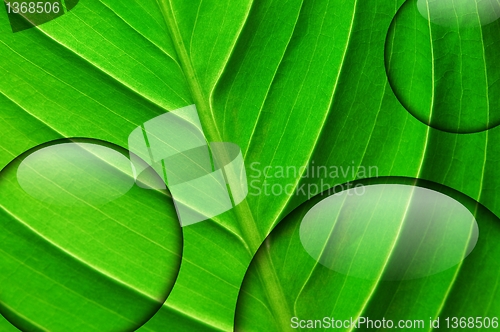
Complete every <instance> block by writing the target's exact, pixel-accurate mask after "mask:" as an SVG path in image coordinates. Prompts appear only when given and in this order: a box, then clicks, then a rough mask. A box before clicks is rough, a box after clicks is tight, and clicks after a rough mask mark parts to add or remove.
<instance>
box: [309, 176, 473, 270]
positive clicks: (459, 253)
mask: <svg viewBox="0 0 500 332" xmlns="http://www.w3.org/2000/svg"><path fill="white" fill-rule="evenodd" d="M478 234H479V231H478V225H477V222H476V220H475V218H474V216H473V215H472V214H471V212H470V211H469V210H468V209H467V208H466V207H465V206H464V205H462V204H461V203H460V202H458V201H457V200H455V199H453V198H451V197H449V196H447V195H444V194H442V193H440V192H437V191H434V190H431V189H427V188H423V187H418V186H411V185H401V184H374V185H368V186H365V187H364V191H363V192H362V193H360V190H359V188H358V190H357V191H356V190H354V189H348V190H344V191H342V192H340V193H337V194H335V195H332V196H330V197H328V198H326V199H324V200H322V201H320V202H319V203H318V204H316V205H315V206H314V207H313V208H312V209H310V210H309V211H308V212H307V214H306V215H305V216H304V218H303V220H302V222H301V225H300V240H301V243H302V245H303V247H304V249H305V250H306V251H307V253H308V254H309V255H310V256H311V257H313V258H314V259H316V260H317V261H318V262H319V263H320V264H322V265H323V266H325V267H327V268H329V269H331V270H334V271H336V272H339V273H342V274H344V275H349V276H354V277H358V278H362V279H369V280H377V279H379V278H381V279H386V280H407V279H416V278H422V277H426V276H429V275H433V274H436V273H438V272H441V271H444V270H446V269H449V268H451V267H453V266H455V265H457V264H459V263H460V262H461V261H462V260H463V259H465V257H467V256H468V255H469V254H470V253H471V251H472V250H473V249H474V247H475V245H476V243H477V240H478Z"/></svg>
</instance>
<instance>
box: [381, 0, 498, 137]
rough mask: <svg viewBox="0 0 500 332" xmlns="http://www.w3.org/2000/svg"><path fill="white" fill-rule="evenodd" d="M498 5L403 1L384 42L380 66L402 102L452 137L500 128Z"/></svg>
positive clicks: (478, 0)
mask: <svg viewBox="0 0 500 332" xmlns="http://www.w3.org/2000/svg"><path fill="white" fill-rule="evenodd" d="M499 17H500V2H498V1H492V0H491V1H490V0H432V1H431V0H408V1H407V2H405V3H404V4H403V6H401V8H400V9H399V11H398V12H397V14H396V16H395V18H394V19H393V21H392V24H391V26H390V28H389V32H388V35H387V39H386V46H385V65H386V71H387V76H388V79H389V82H390V85H391V87H392V89H393V91H394V93H395V95H396V96H397V98H398V99H399V101H400V102H401V104H402V105H403V106H404V107H405V108H406V109H407V110H408V112H410V113H411V114H412V115H413V116H414V117H416V118H417V119H418V120H420V121H421V122H422V123H424V124H426V125H429V126H431V127H433V128H436V129H439V130H442V131H447V132H452V133H474V132H480V131H484V130H488V129H491V128H493V127H495V126H497V125H498V124H500V64H499V62H498V61H499V60H498V54H500V20H499V19H498V18H499Z"/></svg>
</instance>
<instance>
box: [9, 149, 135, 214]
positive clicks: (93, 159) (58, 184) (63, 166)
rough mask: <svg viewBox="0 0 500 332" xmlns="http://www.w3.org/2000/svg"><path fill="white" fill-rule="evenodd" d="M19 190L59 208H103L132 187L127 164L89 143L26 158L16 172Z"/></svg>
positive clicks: (41, 151) (132, 183) (123, 158)
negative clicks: (88, 205)
mask: <svg viewBox="0 0 500 332" xmlns="http://www.w3.org/2000/svg"><path fill="white" fill-rule="evenodd" d="M17 179H18V181H19V184H20V185H21V187H22V188H23V189H24V190H25V191H26V192H27V193H28V194H30V195H31V196H32V197H34V198H36V199H38V200H40V201H42V202H45V203H48V204H61V205H86V204H104V203H107V202H109V201H112V200H114V199H116V198H118V197H120V196H122V195H124V194H125V193H127V192H128V191H129V190H130V188H132V186H133V185H134V176H133V173H132V167H131V164H130V161H129V160H128V158H127V157H125V156H124V155H123V154H121V153H119V152H117V151H116V150H113V149H110V148H108V147H105V146H102V145H98V144H93V143H81V142H80V143H79V142H75V143H62V144H56V145H51V146H47V147H44V148H42V149H40V150H37V151H35V152H33V153H32V154H30V155H29V156H28V157H26V159H24V160H23V162H22V163H21V165H19V168H18V170H17Z"/></svg>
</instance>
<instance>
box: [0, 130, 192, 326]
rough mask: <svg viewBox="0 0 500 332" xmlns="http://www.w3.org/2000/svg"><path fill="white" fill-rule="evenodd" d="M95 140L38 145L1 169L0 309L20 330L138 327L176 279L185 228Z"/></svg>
mask: <svg viewBox="0 0 500 332" xmlns="http://www.w3.org/2000/svg"><path fill="white" fill-rule="evenodd" d="M126 154H127V151H125V150H124V149H122V148H120V147H118V146H116V145H113V144H110V143H106V142H102V141H97V140H90V139H78V140H76V141H75V140H71V141H70V140H64V141H56V142H52V143H49V144H44V145H42V146H39V147H36V148H34V149H32V150H30V151H28V152H26V153H24V154H23V155H21V156H20V157H18V158H16V159H15V160H14V161H12V162H11V163H10V164H9V165H7V166H6V167H5V168H4V169H3V170H2V171H1V175H0V280H1V282H0V313H1V314H2V315H3V316H4V317H5V318H6V319H7V320H8V321H10V322H11V323H12V324H13V325H14V326H16V327H17V328H19V329H20V330H21V331H136V330H137V329H138V328H139V327H140V326H141V325H142V324H144V323H145V322H146V321H148V320H149V319H150V318H151V317H152V316H153V315H154V314H155V313H156V311H157V310H158V309H159V308H160V307H161V306H162V305H163V303H164V302H165V300H166V298H167V296H168V294H169V293H170V291H171V289H172V287H173V285H174V283H175V279H176V277H177V274H178V271H179V267H180V260H181V256H182V231H181V227H180V224H179V221H178V219H177V216H176V212H175V207H174V204H173V202H172V201H171V199H170V198H169V197H168V196H167V193H166V192H165V191H161V190H146V189H142V188H140V187H139V186H137V185H135V184H134V178H133V175H132V169H131V164H130V162H129V160H128V159H127V158H126V157H125V156H126Z"/></svg>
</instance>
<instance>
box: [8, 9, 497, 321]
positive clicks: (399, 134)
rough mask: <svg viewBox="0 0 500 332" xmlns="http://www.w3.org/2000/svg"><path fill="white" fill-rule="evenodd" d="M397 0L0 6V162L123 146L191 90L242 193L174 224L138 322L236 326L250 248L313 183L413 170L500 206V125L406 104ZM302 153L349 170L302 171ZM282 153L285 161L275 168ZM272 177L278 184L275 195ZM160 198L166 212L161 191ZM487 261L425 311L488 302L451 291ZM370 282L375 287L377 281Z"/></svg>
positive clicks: (275, 295) (270, 296)
mask: <svg viewBox="0 0 500 332" xmlns="http://www.w3.org/2000/svg"><path fill="white" fill-rule="evenodd" d="M402 4H403V1H402V0H394V1H382V0H366V1H363V2H361V1H343V0H331V1H326V2H325V1H319V0H312V1H299V0H296V1H289V2H286V4H284V3H283V2H279V1H276V0H262V1H247V0H240V1H236V0H231V1H225V2H220V1H215V0H205V1H201V0H198V1H190V2H186V1H180V0H179V1H178V0H158V1H156V2H155V1H153V0H148V1H127V2H123V1H117V0H102V1H97V0H87V1H81V2H80V3H79V4H78V6H76V7H75V8H74V9H73V10H72V11H71V12H69V13H67V14H65V15H64V16H62V17H60V18H58V19H56V20H53V21H51V22H49V23H46V24H43V25H40V26H39V27H37V28H34V29H30V30H27V31H23V32H20V33H16V34H12V32H11V30H10V26H9V23H8V19H7V16H6V15H4V14H1V15H2V16H1V17H0V55H1V56H2V59H3V60H2V62H0V67H1V69H2V71H3V73H5V75H1V76H0V142H1V144H0V165H1V167H4V166H5V165H7V164H8V163H9V162H11V161H12V160H13V159H14V158H15V157H17V156H18V155H20V154H22V153H23V152H25V151H27V150H29V149H30V148H32V147H34V146H37V145H39V144H42V143H44V142H47V141H51V140H54V139H58V138H61V137H88V138H94V139H100V140H105V141H109V142H111V143H114V144H117V145H119V146H122V147H124V148H126V147H127V138H128V135H129V134H130V133H131V132H132V131H133V130H134V129H135V128H137V127H138V126H140V125H141V124H142V123H144V122H146V121H148V120H150V119H152V118H154V117H156V116H158V115H160V114H162V113H164V112H166V111H171V110H175V109H178V108H180V107H183V106H187V105H191V104H193V103H195V104H196V106H197V108H198V110H199V112H200V118H201V121H202V125H203V127H204V131H205V133H206V135H207V138H208V140H209V141H228V142H233V143H236V144H238V145H239V146H240V147H241V149H242V152H243V156H244V159H245V164H246V167H247V169H246V170H247V174H248V176H249V179H248V180H249V190H250V192H249V196H248V197H247V200H246V201H244V202H243V203H242V204H240V205H238V206H237V207H236V208H235V209H233V210H231V211H228V212H226V213H225V214H223V215H220V216H217V217H216V218H213V220H210V221H206V222H203V223H199V224H195V225H192V226H189V227H186V228H185V229H184V230H183V238H184V251H183V258H182V259H183V261H182V265H181V269H180V273H179V276H178V279H177V281H176V285H175V287H174V289H173V290H172V292H171V294H170V296H169V298H168V300H167V302H166V303H165V305H164V306H163V307H162V308H161V309H160V311H159V312H158V313H157V314H156V315H155V316H154V317H153V318H152V319H151V320H150V321H149V322H148V323H147V324H145V325H144V327H143V328H142V329H141V330H145V331H164V330H225V331H229V330H232V329H233V321H234V313H235V307H236V302H237V298H238V294H239V290H240V286H241V282H242V280H243V278H244V275H245V272H246V270H247V268H248V265H249V263H250V261H251V259H252V257H253V255H254V253H255V251H256V250H257V249H258V248H259V246H260V245H261V242H262V241H263V240H264V239H265V238H266V236H267V235H268V234H269V233H270V232H271V231H272V229H273V228H274V227H275V226H276V225H277V224H278V223H279V222H280V221H281V220H282V219H283V218H284V217H285V216H286V215H288V214H289V213H291V212H292V211H294V210H295V208H296V207H298V206H299V205H300V204H302V203H303V202H304V201H306V200H307V199H308V198H309V197H312V196H314V195H315V194H317V193H318V192H319V191H322V190H323V189H326V188H329V187H332V186H334V185H337V184H341V183H344V182H347V181H351V180H354V179H355V178H362V177H365V176H406V177H411V178H415V177H418V178H422V179H427V180H432V181H435V182H437V183H441V184H444V185H446V186H448V187H451V188H453V189H455V190H458V191H460V192H462V193H464V194H466V195H468V196H470V197H472V198H474V199H476V200H477V201H479V202H481V203H483V204H484V205H485V206H487V207H488V208H489V209H490V210H492V211H493V212H495V213H497V214H498V213H499V212H500V200H499V198H498V195H497V190H496V188H497V187H498V186H499V185H500V183H498V181H500V180H498V179H499V178H500V177H499V176H498V174H497V173H498V167H496V163H498V160H497V159H498V158H497V157H496V156H498V155H499V154H498V152H499V151H498V149H499V148H498V147H497V145H496V144H488V143H489V142H495V141H496V138H498V137H497V136H498V129H492V130H490V131H486V132H483V133H477V134H473V135H454V134H449V133H443V132H439V131H437V130H435V129H432V128H429V127H428V126H426V125H425V124H423V123H422V122H421V121H418V120H417V119H416V118H414V117H413V116H412V115H411V114H410V113H409V112H408V111H407V110H406V109H405V108H404V107H403V106H402V105H401V104H400V103H399V101H398V99H397V98H396V96H395V95H394V93H393V91H392V89H391V84H390V82H389V80H388V78H387V75H386V67H385V63H384V62H385V59H384V51H385V49H384V46H385V42H386V37H387V35H388V31H389V28H390V25H391V22H392V20H393V18H394V17H395V15H396V13H397V12H398V9H399V7H400V6H401V5H402ZM414 14H418V15H420V14H419V13H416V12H415V13H414ZM420 18H421V15H420ZM403 23H404V22H403ZM407 26H408V29H410V30H411V29H412V28H414V29H415V28H418V27H420V26H418V27H417V26H415V25H414V24H413V25H412V22H409V23H408V24H407ZM422 27H423V26H422ZM427 31H428V30H427ZM477 36H478V35H477V34H476V35H475V37H474V38H478V37H477ZM409 41H410V42H414V41H413V39H412V40H409ZM402 42H403V43H404V42H405V40H403V41H402ZM477 50H480V48H475V51H477ZM474 54H478V53H474ZM478 75H479V74H478ZM455 77H456V76H455ZM474 77H476V76H474ZM492 78H493V81H491V82H492V83H494V76H493V77H492ZM478 87H480V86H478ZM475 98H476V97H471V100H469V101H468V102H471V103H472V102H473V100H472V99H475ZM477 98H478V105H485V104H484V99H481V98H480V97H477ZM424 99H425V98H422V100H424ZM479 99H481V100H479ZM425 101H426V102H428V100H427V99H426V100H425ZM313 162H314V165H316V166H318V165H320V166H326V167H330V166H334V167H338V169H339V170H341V169H343V170H348V171H347V172H345V173H344V174H343V173H342V172H340V173H339V174H338V176H327V177H318V176H311V175H308V174H311V173H310V172H309V173H307V172H308V170H309V171H310V170H311V168H310V166H311V165H313ZM360 166H363V167H365V168H366V170H369V169H370V167H372V170H373V171H372V174H371V175H370V174H369V173H366V174H360V173H359V172H358V173H357V170H359V169H358V167H360ZM280 167H284V168H286V167H290V172H289V173H288V174H286V173H285V176H281V175H280V174H279V171H280V169H279V168H280ZM308 167H309V168H308ZM292 170H295V172H293V171H292ZM352 170H355V171H354V173H353V172H352ZM265 171H267V175H268V176H269V177H266V174H265V173H264V172H265ZM273 186H274V188H275V192H276V191H277V190H278V189H282V191H281V192H280V193H278V194H273V193H272V189H273ZM285 188H287V190H288V193H286V192H285V190H284V189H285ZM301 188H304V191H302V190H301ZM309 189H310V190H309ZM266 190H267V194H266ZM259 191H260V194H259ZM5 200H6V201H9V200H8V198H5ZM0 203H2V205H3V204H4V202H3V201H0ZM163 204H165V208H168V209H170V211H171V213H170V214H169V215H170V218H173V217H175V215H174V209H173V206H172V205H171V204H172V203H171V202H170V203H169V202H168V201H166V202H165V201H164V202H163ZM169 204H170V205H169ZM117 209H118V208H117ZM294 215H295V212H294ZM166 219H168V218H166ZM480 231H481V230H480ZM481 241H482V240H481ZM491 242H492V241H489V242H488V243H489V244H491ZM491 245H493V246H494V244H491ZM484 259H486V258H484ZM480 261H481V260H478V262H476V263H475V264H480ZM262 262H263V263H262V264H260V265H259V266H258V268H257V269H258V270H260V272H259V273H260V274H263V275H264V276H266V277H265V278H264V283H263V284H262V289H261V293H262V296H263V297H262V298H263V299H265V301H266V302H264V303H267V304H266V306H268V307H269V309H270V310H271V312H273V313H274V310H277V309H279V303H287V302H286V301H281V299H283V298H285V297H287V296H288V297H289V296H293V295H291V294H286V292H285V293H283V291H282V290H280V289H282V287H281V285H280V279H279V276H278V275H277V274H276V272H275V271H274V270H273V267H272V266H271V265H269V263H270V262H272V261H269V260H263V261H262ZM492 266H496V265H494V264H493V265H492ZM474 270H480V271H481V273H478V274H476V273H474V272H475V271H474ZM492 270H493V271H497V269H494V268H493V269H492ZM305 273H306V272H305ZM493 274H494V272H491V274H490V273H488V272H486V270H485V269H478V268H477V266H474V267H471V268H469V267H468V265H466V264H465V265H463V266H462V267H461V269H460V271H458V272H457V278H455V279H449V284H448V288H449V289H455V288H457V290H456V291H454V292H450V293H449V294H446V293H442V292H441V293H440V292H436V293H434V295H433V297H432V301H433V303H432V305H433V308H434V309H435V311H436V314H437V313H438V312H440V310H441V309H442V310H441V312H443V313H448V312H455V308H454V305H455V304H456V303H459V302H461V299H462V298H463V299H464V300H470V301H471V304H470V305H471V306H473V305H476V307H482V305H480V304H481V303H482V302H481V301H482V299H486V301H489V300H491V301H492V303H496V302H495V299H498V296H499V295H498V290H495V291H491V292H489V293H488V294H487V295H484V293H481V294H483V295H481V297H480V298H479V295H477V298H474V295H473V294H479V293H477V292H475V293H473V292H472V293H471V292H469V291H467V290H464V292H463V293H461V291H460V290H459V288H461V285H463V284H464V283H466V279H467V278H472V277H473V276H476V275H479V276H478V278H480V279H478V280H486V279H488V280H490V279H491V280H492V282H493V281H494V280H498V277H496V276H494V275H493ZM462 275H463V277H462ZM481 278H482V279H481ZM339 282H343V281H340V280H339ZM474 284H475V285H477V284H476V283H474ZM479 284H480V283H479ZM339 287H340V286H339ZM349 287H355V285H351V286H349ZM370 287H371V288H370ZM370 287H368V288H366V289H367V290H369V291H370V292H373V294H376V292H377V291H378V290H379V289H381V288H382V286H377V285H372V286H370ZM476 287H479V286H476ZM412 289H413V291H414V292H415V293H418V292H419V291H420V290H421V288H419V287H415V288H412ZM471 291H472V290H471ZM264 294H266V295H265V296H264ZM349 300H352V299H350V298H345V299H344V301H345V302H349ZM276 303H278V306H276ZM412 308H414V307H409V309H408V310H410V311H411V310H413V309H412ZM492 308H493V309H494V307H493V306H492ZM347 309H348V306H346V307H345V308H344V309H342V310H347ZM366 310H372V309H369V307H367V309H366ZM415 310H417V309H415ZM278 312H279V310H278ZM456 312H457V313H460V312H459V311H456ZM464 312H465V311H464ZM416 313H418V311H415V314H416ZM263 327H264V326H263ZM276 328H277V329H279V328H280V327H276ZM265 329H266V330H268V329H269V326H265Z"/></svg>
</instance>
